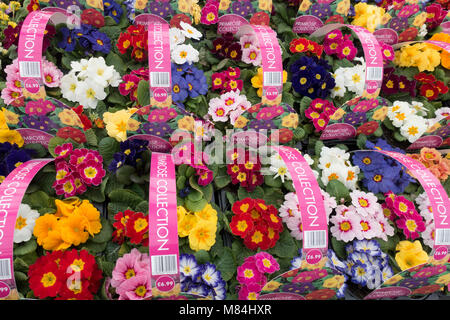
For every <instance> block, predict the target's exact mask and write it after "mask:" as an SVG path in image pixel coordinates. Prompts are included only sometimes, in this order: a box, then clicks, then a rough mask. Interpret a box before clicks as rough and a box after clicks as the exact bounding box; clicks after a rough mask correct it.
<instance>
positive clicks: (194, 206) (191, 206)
mask: <svg viewBox="0 0 450 320" xmlns="http://www.w3.org/2000/svg"><path fill="white" fill-rule="evenodd" d="M206 205H207V202H206V200H205V199H203V198H201V199H200V201H196V202H193V201H191V200H189V199H185V202H184V206H185V207H186V209H188V210H190V211H193V212H198V211H201V210H203V208H204V207H205V206H206Z"/></svg>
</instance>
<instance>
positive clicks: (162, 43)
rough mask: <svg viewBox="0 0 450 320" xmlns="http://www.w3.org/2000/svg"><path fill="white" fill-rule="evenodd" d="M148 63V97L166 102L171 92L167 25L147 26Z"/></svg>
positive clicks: (160, 23)
mask: <svg viewBox="0 0 450 320" xmlns="http://www.w3.org/2000/svg"><path fill="white" fill-rule="evenodd" d="M148 61H151V63H149V64H148V66H149V76H150V97H153V98H154V99H155V100H156V101H158V102H164V101H166V100H167V99H168V98H169V96H170V93H171V91H172V89H171V88H172V78H171V64H170V38H169V24H168V23H167V22H164V23H162V22H154V23H151V24H149V25H148Z"/></svg>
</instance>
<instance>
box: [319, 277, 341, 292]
mask: <svg viewBox="0 0 450 320" xmlns="http://www.w3.org/2000/svg"><path fill="white" fill-rule="evenodd" d="M344 282H345V277H344V276H343V275H336V276H334V277H332V278H328V279H325V281H324V282H323V287H324V288H330V289H331V288H337V289H339V288H341V287H342V285H343V284H344Z"/></svg>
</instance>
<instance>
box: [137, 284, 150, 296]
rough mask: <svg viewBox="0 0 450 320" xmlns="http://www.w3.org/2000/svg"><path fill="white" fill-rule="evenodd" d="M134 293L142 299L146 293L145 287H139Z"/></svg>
mask: <svg viewBox="0 0 450 320" xmlns="http://www.w3.org/2000/svg"><path fill="white" fill-rule="evenodd" d="M134 292H135V293H136V295H138V296H139V297H144V296H145V294H146V293H147V288H146V287H145V286H139V287H137V288H136V290H134Z"/></svg>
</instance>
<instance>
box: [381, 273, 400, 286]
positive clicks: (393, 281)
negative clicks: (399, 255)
mask: <svg viewBox="0 0 450 320" xmlns="http://www.w3.org/2000/svg"><path fill="white" fill-rule="evenodd" d="M402 279H403V277H402V276H401V275H399V274H396V275H394V276H392V277H390V278H389V279H387V280H386V281H385V282H384V283H385V284H389V285H392V284H396V283H397V282H399V281H400V280H402Z"/></svg>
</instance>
